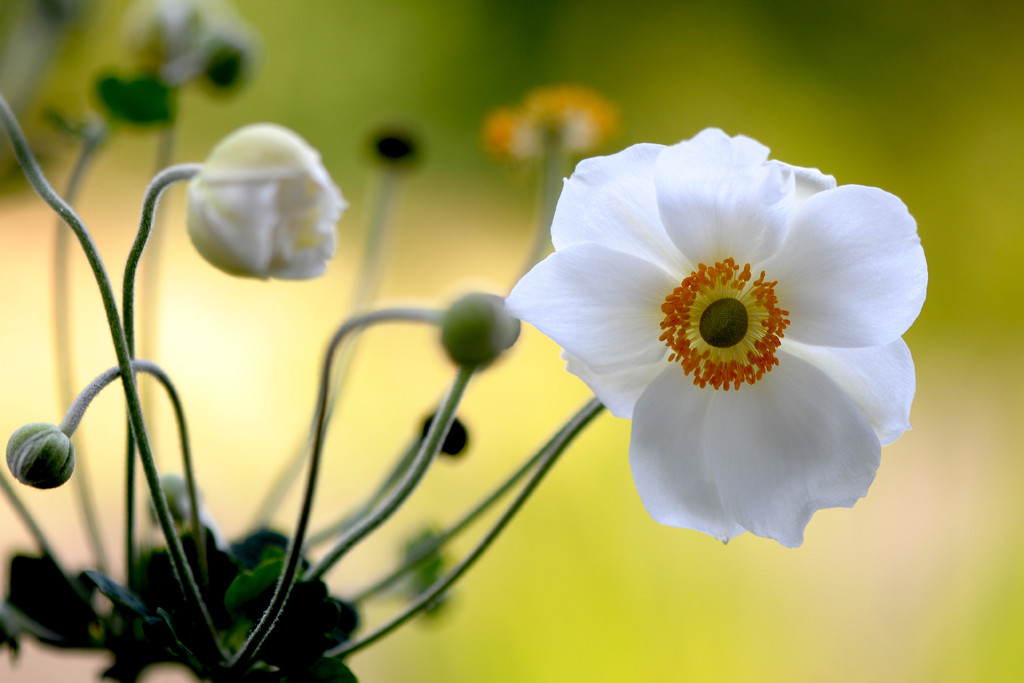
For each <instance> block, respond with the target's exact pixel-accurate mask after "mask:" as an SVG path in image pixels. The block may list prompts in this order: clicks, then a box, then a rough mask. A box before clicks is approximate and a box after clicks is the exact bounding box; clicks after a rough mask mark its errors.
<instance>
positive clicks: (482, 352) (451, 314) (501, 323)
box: [441, 293, 520, 366]
mask: <svg viewBox="0 0 1024 683" xmlns="http://www.w3.org/2000/svg"><path fill="white" fill-rule="evenodd" d="M519 328H520V323H519V320H517V319H516V318H513V317H512V316H511V315H509V314H508V311H506V310H505V300H504V299H502V298H501V297H498V296H495V295H493V294H480V293H473V294H467V295H466V296H464V297H462V298H461V299H459V300H458V301H456V302H455V303H453V304H452V305H451V307H450V308H449V309H448V310H447V311H446V312H445V314H444V317H443V318H442V320H441V343H442V344H443V345H444V350H445V351H447V352H448V357H449V358H451V359H452V360H453V361H455V362H456V363H458V364H459V365H466V366H483V365H487V364H488V363H491V362H492V361H493V360H494V359H495V358H497V357H498V356H499V355H500V354H501V353H502V351H505V350H506V349H508V348H510V347H511V346H512V345H513V344H515V343H516V339H518V338H519Z"/></svg>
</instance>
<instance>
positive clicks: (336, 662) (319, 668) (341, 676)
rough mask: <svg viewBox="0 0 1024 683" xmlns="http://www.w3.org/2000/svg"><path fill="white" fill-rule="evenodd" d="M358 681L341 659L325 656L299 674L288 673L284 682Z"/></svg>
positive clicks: (339, 682) (338, 682)
mask: <svg viewBox="0 0 1024 683" xmlns="http://www.w3.org/2000/svg"><path fill="white" fill-rule="evenodd" d="M318 681H322V682H323V683H358V680H357V679H356V675H355V674H354V673H352V669H350V668H348V666H346V664H345V662H343V661H341V660H340V659H332V658H330V657H323V658H321V659H319V660H318V661H317V663H316V664H314V665H313V666H311V667H309V668H308V669H306V670H305V671H303V672H301V673H297V674H288V675H287V676H285V677H284V680H283V681H282V683H300V682H301V683H316V682H318Z"/></svg>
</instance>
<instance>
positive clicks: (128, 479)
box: [121, 164, 202, 586]
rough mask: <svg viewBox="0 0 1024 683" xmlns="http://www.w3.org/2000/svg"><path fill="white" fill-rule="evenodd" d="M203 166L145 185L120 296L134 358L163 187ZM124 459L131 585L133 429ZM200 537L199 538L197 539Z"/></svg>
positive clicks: (166, 173) (167, 173)
mask: <svg viewBox="0 0 1024 683" xmlns="http://www.w3.org/2000/svg"><path fill="white" fill-rule="evenodd" d="M201 168H202V166H201V165H200V164H181V165H179V166H172V167H170V168H167V169H165V170H163V171H160V172H159V173H157V174H156V176H155V177H154V178H153V180H151V181H150V183H149V187H147V188H146V194H145V197H144V198H143V201H142V217H141V219H140V220H139V230H138V232H137V233H136V235H135V242H134V243H133V244H132V248H131V251H129V252H128V260H127V262H126V263H125V267H124V281H123V284H122V286H121V297H122V306H123V309H124V310H123V312H122V315H123V316H124V335H125V341H126V343H127V345H128V355H129V356H130V357H132V358H134V357H135V274H136V272H137V271H138V266H139V260H140V259H141V258H142V252H143V251H144V250H145V248H146V244H147V243H148V242H149V236H150V233H151V232H152V228H153V220H154V216H155V215H156V207H157V203H158V202H159V200H160V197H161V195H162V194H163V192H164V190H166V189H167V188H168V187H170V186H171V185H172V184H174V183H176V182H180V181H182V180H188V179H189V178H191V177H193V176H194V175H196V174H197V173H198V172H199V170H200V169H201ZM126 439H127V443H126V448H125V451H126V460H125V503H124V505H125V531H124V533H125V561H126V562H127V573H128V581H127V582H128V585H129V586H134V583H135V582H134V574H135V436H134V434H133V432H132V430H131V429H129V430H128V432H127V436H126ZM198 540H199V539H198V538H197V539H196V541H197V542H198Z"/></svg>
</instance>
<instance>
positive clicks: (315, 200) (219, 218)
mask: <svg viewBox="0 0 1024 683" xmlns="http://www.w3.org/2000/svg"><path fill="white" fill-rule="evenodd" d="M347 206H348V205H347V204H346V202H345V200H344V199H343V198H342V196H341V192H340V191H339V190H338V188H337V187H336V186H335V184H334V182H333V181H332V180H331V177H330V175H328V173H327V170H326V169H325V168H324V166H323V164H322V163H321V161H320V154H319V153H318V152H317V151H316V150H315V149H313V148H312V147H310V146H309V144H308V143H307V142H306V141H305V140H303V139H302V138H301V137H299V136H298V135H297V134H295V133H294V132H292V131H290V130H288V129H287V128H284V127H282V126H278V125H275V124H271V123H258V124H253V125H250V126H245V127H244V128H241V129H239V130H237V131H235V132H234V133H232V134H231V135H229V136H228V137H226V138H224V139H223V140H221V141H220V142H219V143H218V144H217V146H216V147H214V148H213V150H212V151H211V152H210V156H209V157H207V159H206V162H205V163H204V164H203V168H202V171H200V173H199V174H198V175H197V176H196V177H195V178H193V179H192V182H191V183H190V184H189V192H188V233H189V236H190V237H191V238H192V243H193V244H195V246H196V249H198V250H199V253H200V254H202V255H203V257H204V258H205V259H206V260H207V261H209V262H210V263H212V264H213V265H215V266H217V267H218V268H220V269H221V270H223V271H225V272H227V273H230V274H232V275H243V276H249V277H258V278H269V277H275V278H284V279H306V278H311V277H316V276H318V275H321V274H323V272H324V270H326V268H327V260H328V259H329V258H331V256H333V255H334V249H335V244H336V240H337V238H336V236H335V224H336V223H337V222H338V219H339V218H340V217H341V213H342V211H344V210H345V208H347Z"/></svg>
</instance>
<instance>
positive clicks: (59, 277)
mask: <svg viewBox="0 0 1024 683" xmlns="http://www.w3.org/2000/svg"><path fill="white" fill-rule="evenodd" d="M79 135H80V136H81V137H82V148H81V150H80V151H79V154H78V159H77V160H76V161H75V165H74V168H73V169H72V171H71V177H70V178H69V179H68V185H67V188H66V190H65V192H64V197H65V199H66V201H67V202H68V204H73V203H74V201H75V197H76V196H77V195H78V189H79V187H80V186H81V183H82V179H83V178H84V177H85V171H86V169H87V168H88V166H89V162H90V161H92V159H93V158H94V153H95V152H96V150H97V149H99V146H100V143H101V142H102V141H103V140H104V139H105V138H106V135H107V127H106V125H104V124H103V123H102V122H101V121H97V122H95V123H90V124H87V125H85V126H84V127H83V128H82V129H81V131H80V132H79ZM55 234H56V241H55V242H54V248H53V341H54V349H53V351H54V360H55V365H56V367H55V368H54V371H55V374H56V375H57V400H58V402H59V405H61V406H66V405H68V404H70V403H71V401H72V399H73V398H74V395H75V392H74V382H75V380H74V377H75V367H74V361H73V357H72V352H71V338H72V333H71V310H70V309H71V279H70V275H71V268H70V264H69V261H68V257H69V251H70V249H69V247H70V242H71V232H70V231H69V230H66V229H65V228H64V221H62V220H58V221H57V230H56V233H55ZM76 450H77V451H78V454H79V456H81V454H82V453H83V450H84V449H83V448H82V444H81V443H79V444H77V446H76ZM85 460H87V458H81V457H80V458H79V462H78V476H76V477H75V478H74V480H75V481H74V485H73V486H74V489H75V494H76V497H77V498H78V505H79V508H80V510H81V512H82V520H83V522H84V523H85V530H86V534H87V535H88V538H89V545H90V546H91V547H92V552H93V556H94V557H95V559H96V567H97V568H98V569H99V570H100V571H101V572H103V573H107V556H106V553H105V552H104V550H103V539H102V536H101V534H100V528H99V522H98V520H97V518H96V506H95V505H94V503H93V496H92V489H91V488H90V485H89V476H88V467H87V466H86V465H85V464H84V461H85Z"/></svg>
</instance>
